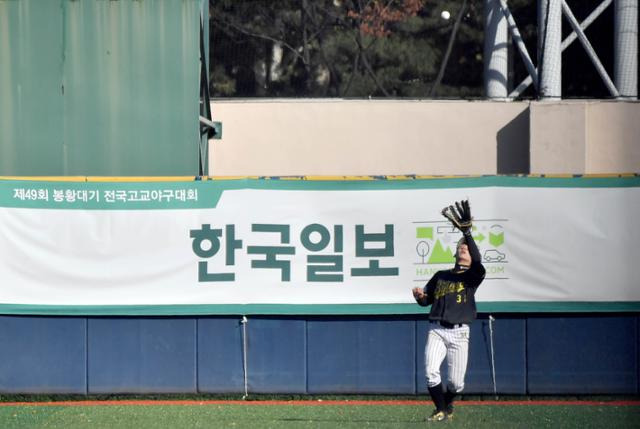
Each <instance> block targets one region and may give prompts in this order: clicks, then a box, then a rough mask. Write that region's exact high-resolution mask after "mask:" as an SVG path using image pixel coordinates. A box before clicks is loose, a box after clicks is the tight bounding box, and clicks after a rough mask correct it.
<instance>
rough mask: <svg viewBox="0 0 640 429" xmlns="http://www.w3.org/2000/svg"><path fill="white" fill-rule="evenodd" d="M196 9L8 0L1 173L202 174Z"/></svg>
mask: <svg viewBox="0 0 640 429" xmlns="http://www.w3.org/2000/svg"><path fill="white" fill-rule="evenodd" d="M199 17H200V0H183V1H172V0H114V1H107V0H60V1H46V2H43V1H37V0H9V1H7V0H0V93H1V94H2V98H1V101H0V118H1V119H0V150H1V151H2V156H1V160H0V175H41V174H47V175H192V174H197V144H198V139H199V135H198V101H199V36H198V32H199ZM5 95H7V96H5Z"/></svg>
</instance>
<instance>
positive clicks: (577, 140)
mask: <svg viewBox="0 0 640 429" xmlns="http://www.w3.org/2000/svg"><path fill="white" fill-rule="evenodd" d="M212 111H213V116H214V119H215V120H218V121H222V123H223V135H222V140H215V141H214V140H212V141H211V145H210V151H209V165H210V169H209V175H212V176H229V175H231V176H234V175H240V176H244V175H257V176H287V175H403V174H418V175H457V174H469V175H476V174H529V173H532V174H542V173H546V174H564V173H573V174H588V173H630V172H640V103H638V102H616V101H561V102H529V101H524V102H492V101H477V102H468V101H399V100H395V101H384V100H251V101H247V100H241V101H231V100H224V101H222V100H216V101H214V102H213V103H212Z"/></svg>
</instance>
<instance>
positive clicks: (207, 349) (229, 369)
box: [198, 317, 244, 393]
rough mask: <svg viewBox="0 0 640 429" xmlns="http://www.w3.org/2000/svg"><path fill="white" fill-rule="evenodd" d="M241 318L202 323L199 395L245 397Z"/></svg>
mask: <svg viewBox="0 0 640 429" xmlns="http://www.w3.org/2000/svg"><path fill="white" fill-rule="evenodd" d="M240 320H241V318H240V317H221V318H214V317H210V318H209V317H206V318H201V319H198V391H199V392H203V393H244V369H243V366H242V365H243V356H242V324H241V323H240Z"/></svg>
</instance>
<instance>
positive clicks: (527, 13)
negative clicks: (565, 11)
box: [210, 0, 613, 98]
mask: <svg viewBox="0 0 640 429" xmlns="http://www.w3.org/2000/svg"><path fill="white" fill-rule="evenodd" d="M463 3H464V2H463V1H460V0H384V1H383V0H367V1H361V0H278V1H266V0H215V1H212V2H211V4H210V8H211V9H210V10H211V20H210V23H211V31H210V35H211V41H210V42H211V43H210V47H211V54H212V58H211V64H213V67H212V70H211V76H210V77H211V91H212V95H213V96H214V97H355V98H366V97H391V98H396V97H397V98H425V97H429V95H430V94H431V92H432V89H433V87H434V85H435V84H436V77H437V76H438V72H439V71H440V69H441V67H444V69H443V74H442V81H441V82H439V84H438V85H437V87H436V90H435V91H434V93H433V95H434V96H435V97H437V98H481V97H482V96H483V69H484V67H483V62H484V53H483V49H484V46H483V43H484V17H483V15H484V1H477V0H468V1H467V2H466V8H465V10H464V11H463V12H462V15H461V16H460V18H461V21H460V26H459V28H458V31H457V33H456V34H455V38H454V43H453V45H452V50H451V53H450V56H449V58H448V60H447V61H446V64H444V63H445V53H446V51H447V45H448V43H449V40H450V38H451V37H452V33H453V28H454V24H455V22H456V18H457V17H458V13H459V12H460V9H461V7H462V5H463ZM568 3H569V5H570V7H571V8H572V9H573V10H574V12H575V14H576V16H577V17H578V19H579V20H582V19H584V18H585V17H586V15H587V14H588V13H590V12H591V11H592V10H593V9H594V7H596V6H597V5H598V4H599V3H600V0H569V1H568ZM508 5H509V9H510V11H511V13H512V15H513V16H514V18H515V19H516V23H517V25H518V28H519V30H520V33H521V34H522V36H523V39H524V42H525V44H526V46H527V50H528V51H529V54H530V56H531V58H532V59H533V61H534V63H535V62H536V56H537V54H536V45H537V8H536V2H535V1H534V0H509V1H508ZM608 9H609V10H608V11H607V12H606V13H605V14H603V17H601V18H600V19H598V20H597V21H596V23H594V24H593V25H592V29H589V30H588V32H587V34H588V35H589V32H592V37H591V41H592V44H593V45H594V46H595V47H596V51H599V54H600V55H603V56H604V58H603V60H604V62H605V67H607V68H611V62H612V60H611V58H610V57H611V54H610V51H611V49H610V45H611V44H612V43H613V42H612V38H613V32H612V30H611V29H610V26H611V23H610V22H609V21H611V16H610V15H611V14H612V11H611V9H612V8H611V7H610V8H608ZM444 10H446V11H449V12H450V18H449V19H443V18H442V17H441V12H442V11H444ZM607 26H608V27H607ZM567 27H568V26H567V25H565V29H566V28H567ZM565 34H566V31H565ZM509 55H510V64H511V65H510V71H509V82H510V86H511V87H512V88H513V87H515V86H517V85H518V84H519V83H520V82H521V81H522V80H523V79H524V78H525V77H526V76H527V71H526V69H525V67H524V64H523V62H522V61H521V59H520V55H519V54H518V52H517V50H516V49H515V45H512V47H511V49H510V54H509ZM578 67H579V68H578ZM563 75H564V78H563V95H564V96H565V97H576V96H578V97H584V96H592V97H593V96H596V97H602V96H607V93H606V88H605V87H604V85H603V84H602V83H601V82H600V79H599V77H598V76H597V74H596V73H595V72H594V70H593V68H592V66H591V65H590V64H589V63H588V59H587V57H586V54H584V51H583V50H582V48H581V47H579V46H578V43H574V46H572V47H570V48H569V49H568V50H567V51H566V52H565V54H564V57H563ZM523 96H524V97H535V92H534V90H533V86H530V87H529V89H528V90H527V91H526V92H525V93H524V94H523Z"/></svg>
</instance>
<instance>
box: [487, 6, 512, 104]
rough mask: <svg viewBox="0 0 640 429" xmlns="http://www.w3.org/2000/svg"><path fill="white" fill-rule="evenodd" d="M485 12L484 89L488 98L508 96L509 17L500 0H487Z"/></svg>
mask: <svg viewBox="0 0 640 429" xmlns="http://www.w3.org/2000/svg"><path fill="white" fill-rule="evenodd" d="M484 13H485V15H484V17H485V21H484V22H485V24H484V25H485V31H484V91H485V94H486V96H487V97H488V98H507V92H508V87H507V86H508V85H507V73H508V71H509V61H508V46H509V44H508V35H509V29H508V27H507V19H506V18H505V16H504V14H503V13H502V11H501V10H500V2H499V1H498V0H485V4H484Z"/></svg>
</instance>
